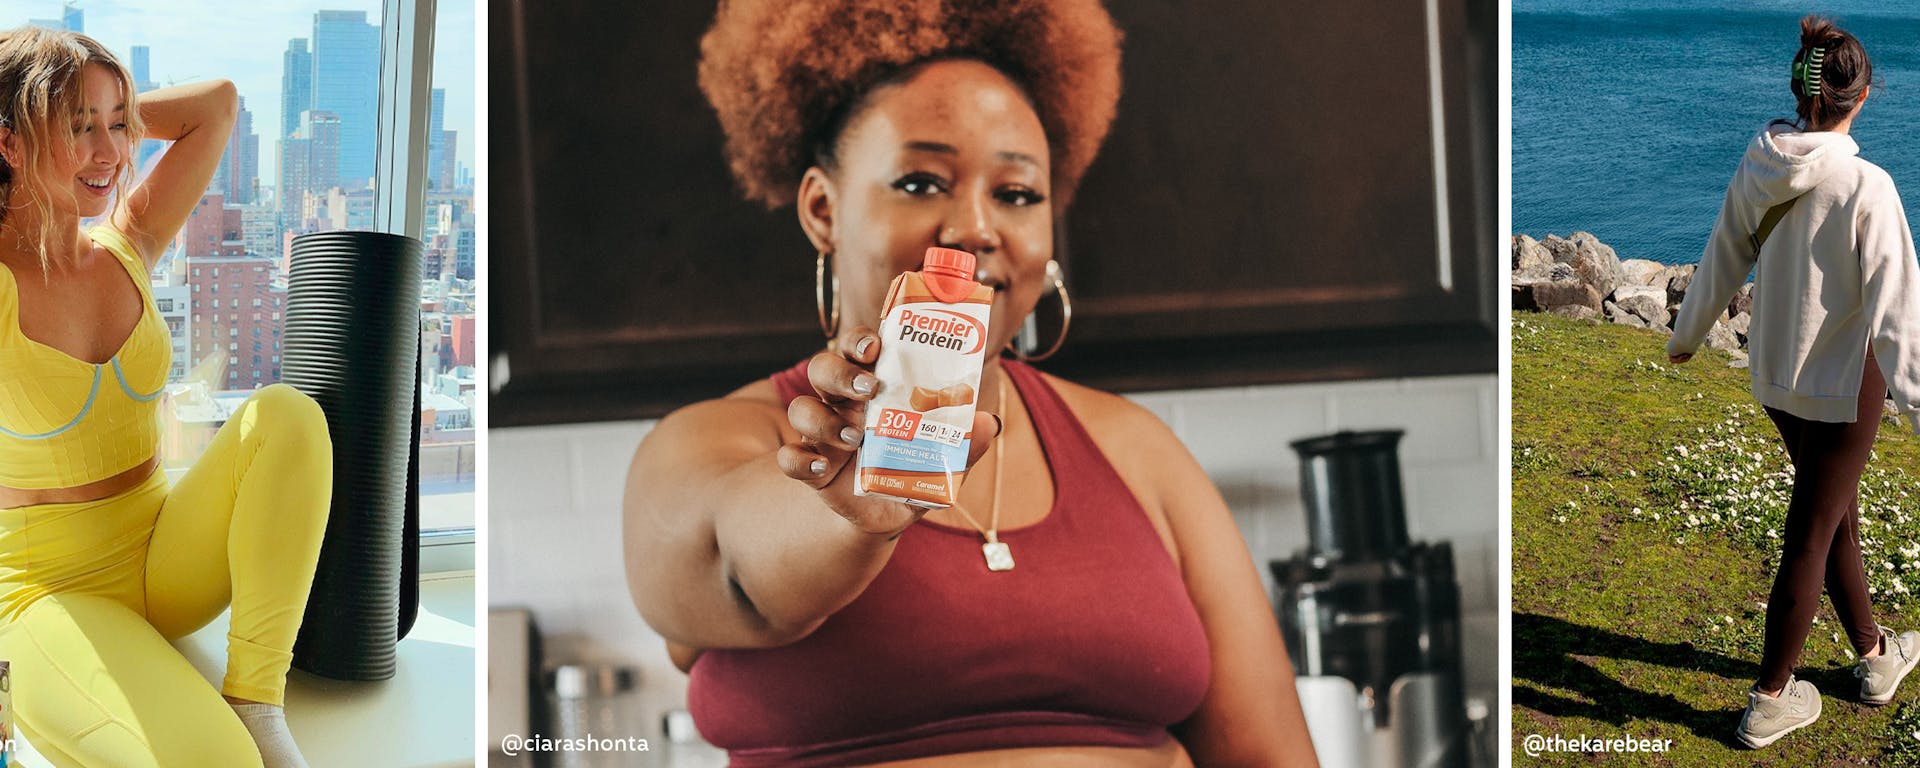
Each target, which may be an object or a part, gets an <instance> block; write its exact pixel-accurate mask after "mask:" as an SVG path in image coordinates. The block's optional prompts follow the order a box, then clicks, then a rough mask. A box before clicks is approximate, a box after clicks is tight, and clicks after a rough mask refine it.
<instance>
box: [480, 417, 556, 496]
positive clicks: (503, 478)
mask: <svg viewBox="0 0 1920 768" xmlns="http://www.w3.org/2000/svg"><path fill="white" fill-rule="evenodd" d="M568 445H569V437H568V434H567V432H566V431H565V429H564V428H560V427H534V428H529V429H524V430H521V429H493V430H488V434H487V464H488V466H489V467H491V468H492V471H493V475H492V477H490V478H488V479H489V480H491V481H492V482H490V483H489V484H488V486H487V493H488V497H487V507H488V513H489V514H492V515H498V514H499V513H500V512H502V511H506V512H508V513H510V514H513V515H516V516H518V515H523V514H536V515H537V514H541V513H544V512H548V511H552V510H566V509H570V508H572V506H573V483H572V482H569V480H570V479H571V478H572V476H573V472H572V468H571V467H570V466H569V463H568V461H567V459H568V454H569V451H568Z"/></svg>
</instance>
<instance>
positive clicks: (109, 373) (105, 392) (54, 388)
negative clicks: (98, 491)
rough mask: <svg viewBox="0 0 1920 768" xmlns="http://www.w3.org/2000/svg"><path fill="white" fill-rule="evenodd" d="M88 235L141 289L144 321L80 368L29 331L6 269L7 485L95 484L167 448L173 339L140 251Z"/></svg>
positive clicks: (2, 363)
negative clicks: (165, 413) (164, 399)
mask: <svg viewBox="0 0 1920 768" xmlns="http://www.w3.org/2000/svg"><path fill="white" fill-rule="evenodd" d="M89 235H90V236H91V237H92V238H93V241H94V242H95V243H98V244H100V246H102V247H104V248H106V249H107V251H108V252H110V253H112V254H113V255H114V258H116V259H118V260H119V261H120V264H121V266H123V267H125V268H126V270H127V274H128V275H129V276H130V277H132V278H133V283H134V285H136V286H138V288H139V291H140V302H141V311H140V322H139V323H137V324H135V325H134V327H133V333H131V334H129V335H128V336H127V340H126V342H125V343H123V344H121V345H120V349H119V351H117V352H115V353H114V355H113V357H112V358H111V359H109V360H107V362H104V363H97V364H96V363H89V362H87V361H85V360H80V359H78V358H75V357H73V356H72V355H68V354H67V353H65V352H61V351H60V350H57V349H54V348H52V347H49V346H47V345H45V344H41V343H40V342H37V341H34V340H32V339H29V338H27V337H26V336H25V335H24V334H22V333H21V332H20V288H19V286H18V285H17V284H16V283H15V282H14V276H13V273H12V272H11V271H10V270H8V269H6V268H5V267H0V485H4V486H7V487H9V488H20V489H27V490H41V489H49V488H71V487H73V486H78V485H86V484H87V483H92V482H98V481H100V480H105V479H107V478H109V477H113V476H114V475H117V474H120V473H121V472H125V471H127V470H129V469H132V468H134V467H136V466H139V465H140V463H141V462H143V461H146V460H147V459H149V458H152V457H153V455H154V453H155V451H156V450H158V448H159V445H160V420H159V418H158V410H159V399H160V393H161V390H163V389H165V388H166V384H167V369H168V367H169V366H171V365H173V346H172V339H171V338H169V337H168V335H167V325H166V322H165V321H163V320H162V319H161V318H160V314H159V312H157V311H155V309H154V305H153V293H152V290H151V286H150V284H149V283H148V278H147V270H146V265H145V264H144V263H143V262H141V260H140V255H139V252H138V251H136V250H134V247H133V243H132V242H131V241H129V240H128V239H127V237H126V235H123V234H121V233H120V232H118V231H115V230H113V229H111V228H108V227H105V226H101V227H95V228H94V229H93V231H92V232H90V233H89Z"/></svg>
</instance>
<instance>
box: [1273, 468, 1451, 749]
mask: <svg viewBox="0 0 1920 768" xmlns="http://www.w3.org/2000/svg"><path fill="white" fill-rule="evenodd" d="M1403 434H1404V433H1403V432H1401V431H1400V430H1384V431H1373V432H1339V433H1336V434H1331V435H1323V436H1320V437H1312V438H1307V439H1304V440H1298V441H1295V442H1293V443H1292V446H1293V450H1294V452H1295V453H1297V454H1299V456H1300V491H1301V495H1302V496H1303V497H1304V500H1305V506H1306V516H1307V537H1308V547H1307V549H1306V550H1305V551H1302V552H1300V553H1299V554H1296V555H1294V556H1293V557H1292V558H1290V559H1286V560H1275V561H1273V562H1272V563H1270V564H1269V565H1270V567H1271V568H1272V569H1273V576H1274V581H1275V584H1276V587H1277V589H1276V603H1277V605H1276V606H1275V612H1276V613H1277V614H1278V615H1279V617H1280V627H1281V631H1282V633H1283V634H1284V635H1285V637H1286V642H1287V651H1288V653H1289V655H1291V656H1292V658H1293V668H1294V673H1295V674H1296V675H1297V676H1298V677H1299V678H1300V680H1301V686H1300V687H1301V695H1302V703H1303V705H1306V706H1307V707H1308V710H1309V721H1310V724H1312V725H1314V726H1315V727H1316V733H1315V738H1314V745H1315V747H1316V749H1318V750H1319V751H1320V752H1321V753H1322V754H1321V759H1322V760H1323V761H1326V762H1327V764H1328V765H1342V764H1352V765H1374V766H1392V767H1394V768H1401V767H1404V768H1413V767H1414V766H1436V767H1439V766H1445V767H1447V768H1457V767H1459V766H1464V765H1466V762H1467V730H1466V715H1465V702H1464V701H1463V697H1462V693H1461V683H1460V591H1459V587H1458V585H1457V584H1456V583H1455V581H1454V571H1453V549H1452V547H1451V546H1449V545H1448V544H1447V543H1446V542H1433V543H1427V542H1422V543H1408V541H1407V521H1406V509H1405V503H1404V501H1403V499H1402V496H1401V485H1400V462H1399V457H1398V446H1399V443H1400V438H1401V436H1402V435H1403ZM1349 683H1350V684H1351V690H1350V691H1349V689H1348V687H1347V686H1348V684H1349ZM1347 696H1352V697H1353V699H1352V703H1353V707H1354V709H1353V710H1352V711H1351V712H1347V711H1343V710H1344V706H1345V704H1346V703H1347V698H1346V697H1347ZM1308 699H1313V700H1312V701H1309V700H1308ZM1315 710H1318V711H1317V712H1316V711H1315ZM1314 721H1318V722H1314ZM1323 739H1324V740H1326V741H1327V742H1328V743H1327V744H1326V745H1324V746H1323V744H1322V742H1323Z"/></svg>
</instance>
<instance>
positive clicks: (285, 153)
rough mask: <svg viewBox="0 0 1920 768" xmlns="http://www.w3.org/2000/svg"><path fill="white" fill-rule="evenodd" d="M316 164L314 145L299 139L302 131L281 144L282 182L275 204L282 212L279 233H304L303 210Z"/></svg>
mask: <svg viewBox="0 0 1920 768" xmlns="http://www.w3.org/2000/svg"><path fill="white" fill-rule="evenodd" d="M312 160H313V141H312V140H310V139H306V138H303V137H301V136H300V133H299V129H295V130H294V132H293V133H292V134H291V135H289V136H287V137H286V138H284V139H281V140H280V182H279V183H278V184H276V185H275V186H274V188H273V193H274V197H275V201H274V202H275V203H276V204H278V205H279V208H280V231H281V233H282V234H285V233H296V232H300V231H301V224H302V223H303V222H304V221H305V217H304V216H303V215H302V208H303V207H304V206H305V205H306V200H307V186H308V178H309V177H310V176H311V175H312V174H311V169H310V168H309V167H308V166H309V165H310V164H311V163H312Z"/></svg>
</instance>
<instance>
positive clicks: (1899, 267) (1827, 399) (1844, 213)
mask: <svg viewBox="0 0 1920 768" xmlns="http://www.w3.org/2000/svg"><path fill="white" fill-rule="evenodd" d="M1859 154H1860V147H1859V145H1857V144H1855V143H1853V139H1851V138H1849V137H1847V136H1846V135H1845V134H1839V133H1829V132H1814V133H1800V132H1798V131H1796V130H1795V129H1794V128H1793V127H1792V126H1791V125H1787V124H1785V123H1781V122H1775V123H1773V124H1772V125H1768V126H1767V128H1766V129H1765V130H1763V131H1761V132H1760V134H1759V135H1758V136H1755V137H1754V139H1753V142H1752V143H1751V144H1749V145H1748V146H1747V153H1746V156H1745V157H1743V158H1741V160H1740V168H1739V170H1737V171H1735V172H1734V174H1733V181H1732V182H1731V183H1729V184H1728V185H1727V198H1726V200H1725V202H1723V203H1721V205H1720V218H1719V220H1718V221H1716V222H1715V223H1714V226H1713V236H1712V237H1711V238H1710V239H1709V240H1708V241H1707V249H1706V252H1705V253H1704V254H1702V255H1701V257H1700V268H1699V270H1698V271H1697V272H1696V273H1695V274H1694V277H1693V283H1692V285H1691V287H1690V288H1689V290H1688V291H1687V298H1686V300H1685V301H1683V302H1681V304H1680V314H1679V317H1678V318H1676V319H1675V321H1674V326H1673V338H1672V339H1671V340H1669V341H1668V342H1667V352H1668V354H1673V355H1680V354H1691V353H1693V352H1694V351H1695V350H1696V349H1698V348H1699V347H1700V342H1701V340H1702V339H1704V338H1705V337H1706V335H1707V331H1708V329H1709V328H1711V327H1712V325H1713V323H1714V320H1715V319H1717V318H1718V317H1719V316H1720V313H1721V312H1722V311H1724V310H1725V309H1726V307H1727V302H1728V301H1729V300H1731V299H1732V298H1733V293H1734V291H1735V290H1737V289H1738V288H1739V287H1740V284H1741V283H1742V282H1744V281H1745V280H1746V276H1747V272H1748V271H1749V270H1751V269H1752V268H1753V264H1754V254H1753V247H1752V245H1751V244H1750V242H1749V240H1748V238H1749V236H1751V235H1752V234H1753V233H1754V230H1756V229H1758V228H1759V226H1760V219H1761V217H1763V216H1765V215H1766V212H1767V209H1769V208H1772V207H1773V206H1775V205H1778V204H1780V203H1783V202H1786V201H1787V200H1790V199H1793V198H1795V197H1798V198H1799V199H1800V201H1799V202H1797V203H1795V204H1794V206H1793V209H1792V210H1790V211H1788V212H1787V215H1786V216H1785V217H1784V218H1782V219H1781V220H1780V223H1779V225H1778V226H1776V227H1775V228H1774V230H1773V233H1772V234H1771V235H1769V236H1768V238H1767V242H1766V244H1765V245H1763V246H1761V250H1760V255H1759V256H1760V258H1759V262H1760V269H1759V273H1758V274H1757V276H1756V277H1755V279H1754V286H1753V323H1752V325H1751V326H1750V327H1749V329H1748V336H1747V350H1748V354H1749V356H1750V358H1749V363H1750V366H1751V368H1752V374H1753V396H1754V397H1755V398H1756V399H1758V400H1759V401H1760V403H1761V404H1762V405H1765V406H1767V407H1770V408H1775V409H1778V410H1782V411H1786V412H1787V413H1791V414H1793V415H1795V416H1799V417H1801V418H1803V419H1808V420H1811V421H1827V422H1850V421H1853V420H1854V413H1855V409H1856V402H1857V400H1858V397H1859V393H1860V377H1861V373H1862V372H1863V371H1864V370H1865V365H1866V356H1867V348H1868V346H1869V345H1871V346H1872V348H1873V354H1874V357H1875V358H1877V359H1878V360H1879V363H1880V370H1881V372H1882V373H1883V374H1885V376H1886V380H1887V389H1888V390H1889V391H1890V392H1891V393H1892V396H1893V401H1894V404H1895V405H1897V406H1898V407H1899V408H1900V410H1901V411H1902V412H1903V413H1905V414H1906V415H1907V417H1908V419H1910V420H1911V422H1912V426H1913V429H1914V431H1915V432H1920V261H1916V258H1915V255H1914V250H1913V233H1912V232H1910V231H1908V229H1907V218H1906V212H1905V211H1904V210H1903V209H1902V208H1901V206H1900V194H1899V193H1898V192H1897V191H1895V190H1894V188H1893V179H1892V178H1891V177H1889V176H1887V172H1886V171H1883V170H1881V169H1880V167H1879V166H1876V165H1874V164H1873V163H1869V162H1867V161H1865V160H1862V159H1860V157H1859Z"/></svg>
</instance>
